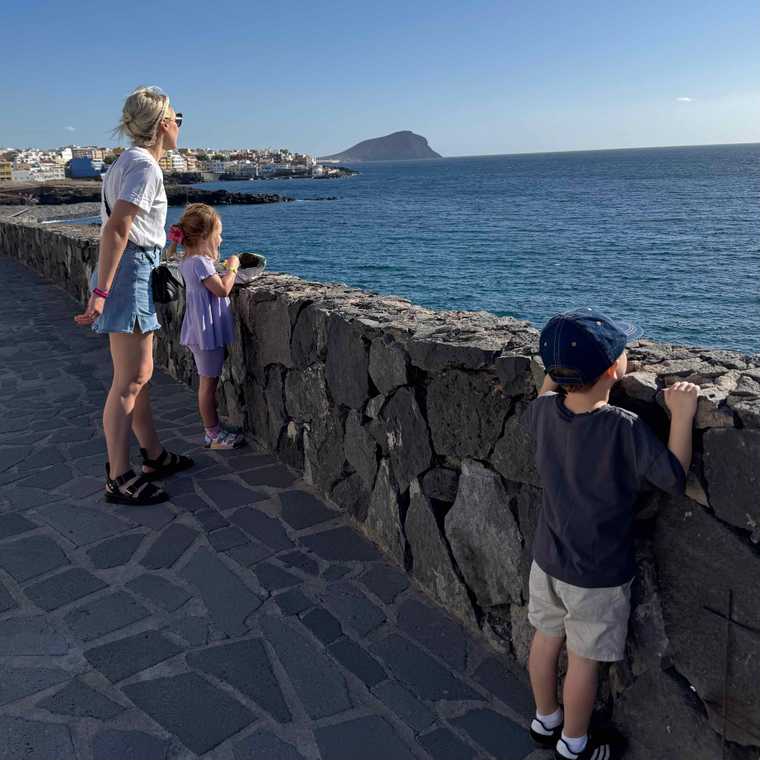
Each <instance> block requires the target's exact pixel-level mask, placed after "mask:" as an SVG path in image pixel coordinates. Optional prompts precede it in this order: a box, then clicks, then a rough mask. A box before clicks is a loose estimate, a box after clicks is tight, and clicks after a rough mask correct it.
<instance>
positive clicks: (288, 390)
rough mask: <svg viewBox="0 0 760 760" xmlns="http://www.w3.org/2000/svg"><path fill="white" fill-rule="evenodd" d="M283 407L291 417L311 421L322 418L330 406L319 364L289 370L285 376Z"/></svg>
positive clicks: (322, 369)
mask: <svg viewBox="0 0 760 760" xmlns="http://www.w3.org/2000/svg"><path fill="white" fill-rule="evenodd" d="M285 407H286V409H287V412H288V414H289V415H290V416H291V417H295V418H297V419H301V420H304V421H305V422H312V421H313V420H319V419H321V418H323V417H324V416H325V415H326V414H327V412H328V409H329V408H330V402H329V400H328V398H327V380H326V379H325V370H324V367H323V366H322V365H321V364H315V365H314V366H311V367H307V368H306V369H303V370H291V371H290V372H288V374H287V377H286V378H285Z"/></svg>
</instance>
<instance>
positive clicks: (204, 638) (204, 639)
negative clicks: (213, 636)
mask: <svg viewBox="0 0 760 760" xmlns="http://www.w3.org/2000/svg"><path fill="white" fill-rule="evenodd" d="M167 630H169V631H171V632H172V633H175V634H176V635H177V636H179V637H180V638H183V639H184V640H185V641H186V642H187V643H188V644H190V646H191V647H199V646H202V645H204V644H207V643H208V620H207V619H206V618H204V617H191V618H184V619H183V620H179V621H177V623H175V624H174V625H172V626H170V627H169V628H168V629H167Z"/></svg>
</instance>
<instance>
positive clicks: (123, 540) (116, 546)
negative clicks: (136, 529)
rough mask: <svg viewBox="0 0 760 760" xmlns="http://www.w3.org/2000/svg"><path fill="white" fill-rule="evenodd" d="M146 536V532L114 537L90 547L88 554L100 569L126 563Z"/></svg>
mask: <svg viewBox="0 0 760 760" xmlns="http://www.w3.org/2000/svg"><path fill="white" fill-rule="evenodd" d="M144 538H145V534H144V533H133V534H131V535H128V536H119V537H118V538H112V539H109V540H108V541H103V543H102V544H98V545H97V546H93V547H92V549H88V551H87V555H88V556H89V558H90V560H91V561H92V564H93V565H94V566H95V567H96V568H98V569H99V570H104V569H106V568H109V567H119V566H120V565H126V564H127V562H129V560H130V559H132V555H133V554H134V553H135V552H136V551H137V548H138V547H139V546H140V544H141V543H142V540H143V539H144Z"/></svg>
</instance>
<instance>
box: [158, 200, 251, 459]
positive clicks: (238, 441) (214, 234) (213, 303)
mask: <svg viewBox="0 0 760 760" xmlns="http://www.w3.org/2000/svg"><path fill="white" fill-rule="evenodd" d="M169 240H170V241H171V245H170V247H169V252H168V255H169V258H171V257H173V256H174V255H175V254H176V252H177V245H178V244H179V245H181V246H182V247H183V248H184V256H183V257H182V259H181V260H180V265H179V266H180V271H181V272H182V277H183V278H184V280H185V318H184V320H183V322H182V331H181V333H180V343H181V344H182V345H183V346H187V347H188V348H189V349H190V350H191V351H192V352H193V356H194V357H195V366H196V367H197V368H198V375H199V378H200V382H199V384H198V407H199V409H200V413H201V419H202V420H203V426H204V428H205V435H204V441H203V442H204V445H205V446H206V448H207V449H208V448H210V449H235V448H238V447H239V446H242V445H243V444H244V443H245V439H244V438H243V437H242V436H240V435H238V434H237V433H233V432H231V431H227V430H225V429H224V428H222V426H221V425H220V424H219V415H218V414H217V411H216V387H217V384H218V383H219V375H220V374H221V372H222V365H223V364H224V356H225V346H228V345H229V344H230V343H232V342H233V341H234V340H235V331H234V329H233V326H232V314H231V313H230V299H229V298H228V297H227V296H228V295H229V294H230V291H231V290H232V286H233V285H234V284H235V273H236V272H237V270H238V268H239V266H240V262H239V260H238V257H237V256H230V258H229V259H227V261H226V266H227V272H226V273H225V274H223V275H221V276H220V275H218V274H217V272H216V268H215V267H214V262H215V261H217V260H218V259H219V246H220V245H221V243H222V220H221V219H220V218H219V215H218V214H217V213H216V211H214V209H213V208H211V206H207V205H206V204H205V203H191V204H190V205H189V206H188V207H187V208H186V209H185V213H184V214H182V218H181V219H180V220H179V222H177V224H175V225H172V227H171V228H170V230H169Z"/></svg>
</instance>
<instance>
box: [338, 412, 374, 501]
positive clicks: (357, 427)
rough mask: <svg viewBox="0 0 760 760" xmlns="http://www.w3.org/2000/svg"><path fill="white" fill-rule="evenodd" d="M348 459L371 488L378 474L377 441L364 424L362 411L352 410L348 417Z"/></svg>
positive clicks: (346, 446) (346, 445) (365, 484)
mask: <svg viewBox="0 0 760 760" xmlns="http://www.w3.org/2000/svg"><path fill="white" fill-rule="evenodd" d="M345 448H346V459H347V460H348V463H349V464H350V465H351V467H353V468H354V469H355V470H356V472H357V473H359V475H360V476H361V479H362V481H363V483H364V486H365V487H366V488H367V489H368V490H370V489H371V488H372V486H373V485H374V483H375V475H376V474H377V443H376V442H375V439H374V438H373V437H372V435H371V434H370V433H369V431H368V430H367V429H366V428H365V427H364V426H363V425H362V415H361V412H357V411H356V410H352V411H351V412H349V414H348V417H346V437H345Z"/></svg>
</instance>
